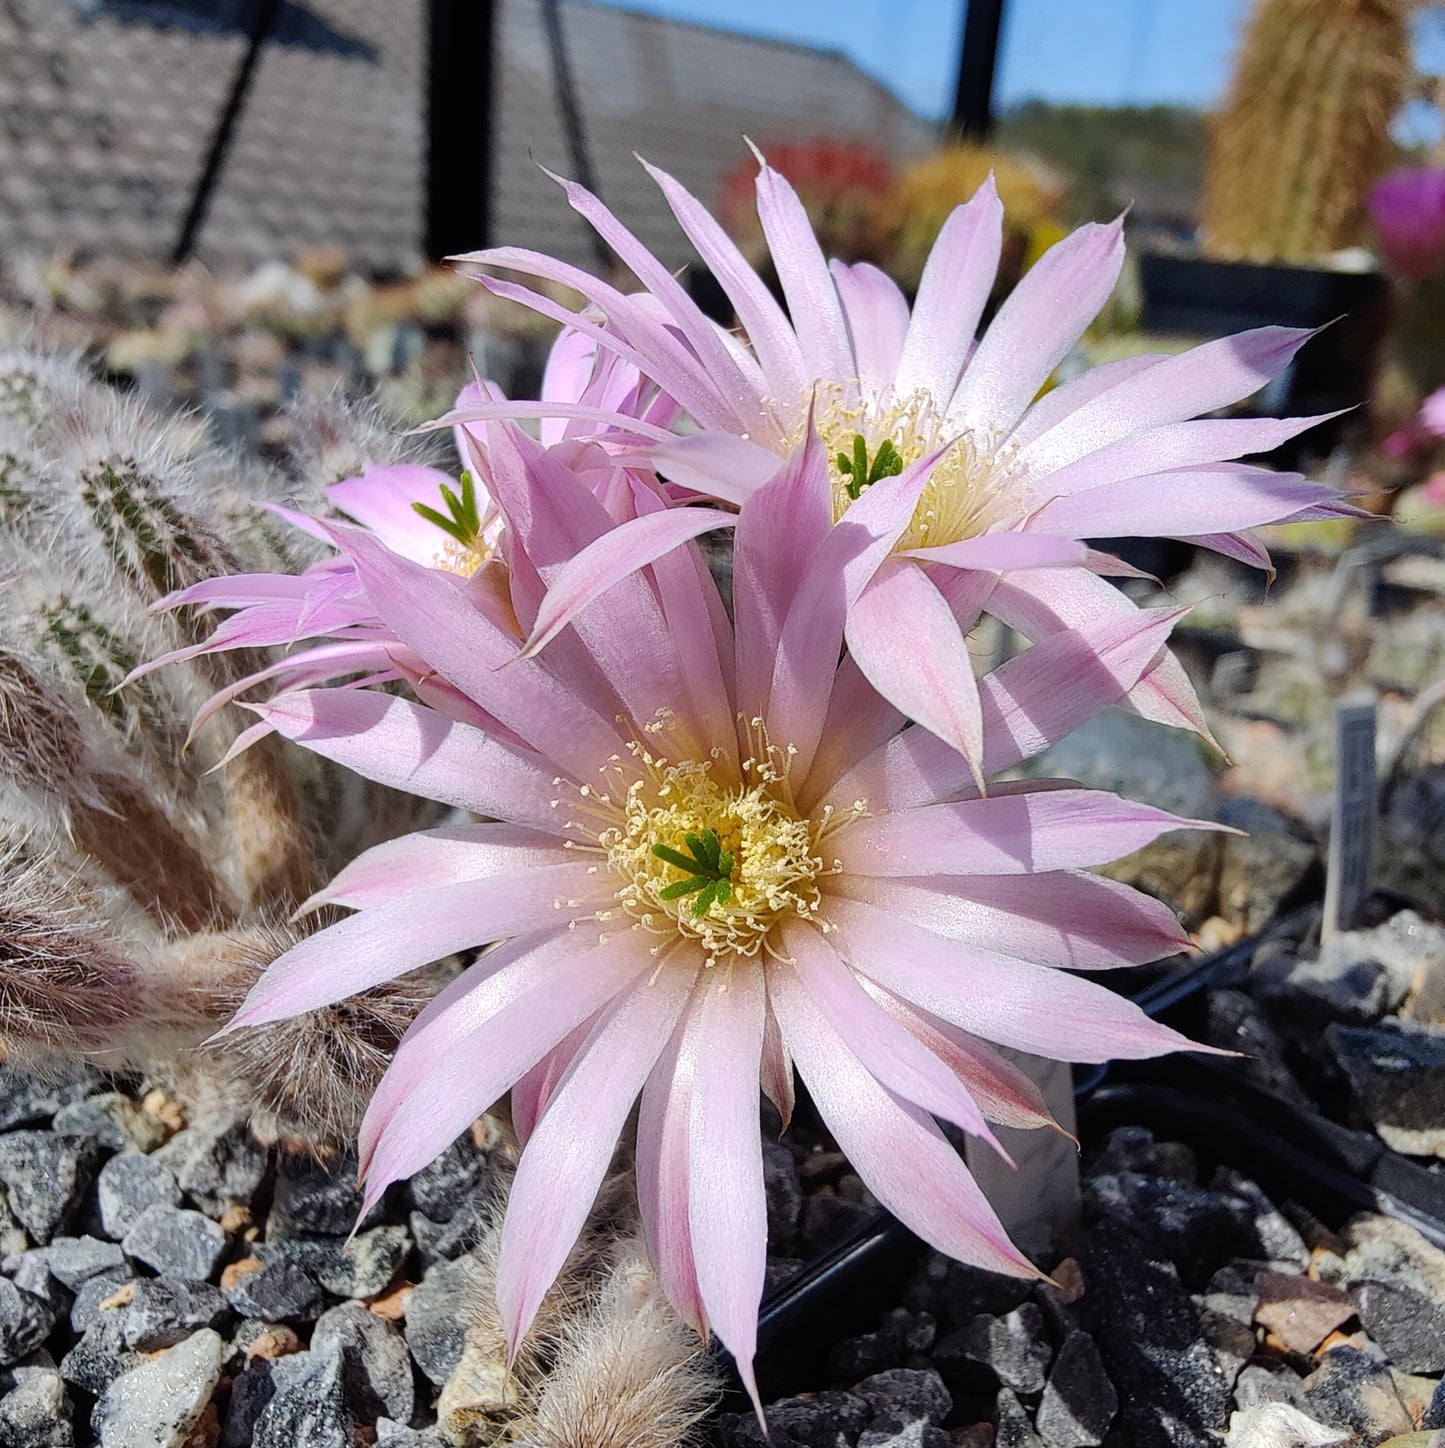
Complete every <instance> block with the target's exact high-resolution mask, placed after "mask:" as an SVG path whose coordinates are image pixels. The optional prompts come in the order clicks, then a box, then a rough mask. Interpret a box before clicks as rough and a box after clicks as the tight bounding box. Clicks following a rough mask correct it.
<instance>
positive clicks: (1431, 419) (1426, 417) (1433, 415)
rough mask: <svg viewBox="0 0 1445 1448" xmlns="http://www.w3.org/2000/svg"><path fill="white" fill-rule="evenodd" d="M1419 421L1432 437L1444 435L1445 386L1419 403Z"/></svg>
mask: <svg viewBox="0 0 1445 1448" xmlns="http://www.w3.org/2000/svg"><path fill="white" fill-rule="evenodd" d="M1419 423H1420V426H1421V427H1422V428H1424V430H1425V431H1426V432H1428V433H1429V434H1430V435H1431V436H1432V437H1445V387H1442V388H1440V389H1439V391H1437V392H1432V393H1431V394H1430V395H1429V397H1427V398H1426V399H1425V401H1424V402H1423V403H1421V404H1420V416H1419Z"/></svg>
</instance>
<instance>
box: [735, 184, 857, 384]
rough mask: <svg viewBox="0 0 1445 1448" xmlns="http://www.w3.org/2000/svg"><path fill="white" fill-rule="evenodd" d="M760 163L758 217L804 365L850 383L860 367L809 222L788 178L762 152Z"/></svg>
mask: <svg viewBox="0 0 1445 1448" xmlns="http://www.w3.org/2000/svg"><path fill="white" fill-rule="evenodd" d="M758 161H759V163H760V165H761V167H762V169H761V170H760V171H759V172H758V180H757V191H758V220H759V221H760V222H762V226H763V235H764V236H765V237H766V238H767V241H768V251H769V252H770V253H771V254H772V258H773V266H774V268H775V269H776V271H777V273H778V281H779V282H780V283H781V285H782V288H783V295H784V296H785V297H786V298H787V299H788V315H789V317H791V318H792V322H793V330H794V331H795V332H796V333H797V335H798V345H799V347H800V348H801V349H802V353H803V369H804V371H805V372H806V373H807V374H808V375H809V376H810V377H812V378H824V379H832V380H834V381H838V382H846V381H849V380H850V379H852V378H854V377H856V376H857V375H858V370H857V367H856V366H855V365H854V361H853V354H852V352H851V350H850V349H849V346H848V324H847V322H846V321H845V320H844V317H843V306H842V303H841V302H840V301H839V300H838V292H837V289H836V288H835V287H834V285H833V279H832V277H830V276H829V275H828V264H827V262H826V261H824V259H823V251H822V248H821V247H820V246H819V245H818V238H817V237H816V236H814V235H813V225H812V223H811V222H810V221H809V220H808V213H807V212H806V211H805V210H804V209H803V203H802V202H801V201H799V200H798V197H797V193H796V192H795V191H794V190H793V188H792V187H791V186H790V185H789V184H788V182H787V180H786V179H785V178H784V177H783V176H782V175H780V174H779V173H778V172H777V171H774V170H773V169H772V167H771V166H769V165H768V164H767V163H766V162H765V161H763V159H762V157H761V156H759V157H758Z"/></svg>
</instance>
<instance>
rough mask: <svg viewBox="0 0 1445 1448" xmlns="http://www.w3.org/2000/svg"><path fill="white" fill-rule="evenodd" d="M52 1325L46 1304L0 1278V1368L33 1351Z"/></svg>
mask: <svg viewBox="0 0 1445 1448" xmlns="http://www.w3.org/2000/svg"><path fill="white" fill-rule="evenodd" d="M54 1326H55V1312H54V1309H53V1308H52V1307H51V1306H50V1304H49V1303H48V1302H45V1301H44V1300H43V1299H41V1298H39V1297H35V1296H33V1295H32V1294H31V1293H29V1292H25V1291H23V1290H22V1289H21V1288H19V1287H17V1286H16V1285H15V1284H14V1283H13V1282H11V1281H10V1279H9V1278H8V1277H0V1367H10V1366H11V1365H12V1364H14V1363H18V1362H19V1361H20V1359H21V1358H23V1357H24V1356H26V1354H27V1353H31V1352H34V1350H35V1349H36V1348H37V1347H39V1346H40V1344H41V1343H42V1342H44V1341H45V1339H46V1338H47V1337H48V1336H49V1335H50V1329H51V1328H52V1327H54Z"/></svg>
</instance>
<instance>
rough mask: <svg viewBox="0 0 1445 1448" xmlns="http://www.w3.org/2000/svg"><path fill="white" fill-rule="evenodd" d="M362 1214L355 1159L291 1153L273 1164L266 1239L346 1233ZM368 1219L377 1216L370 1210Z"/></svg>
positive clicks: (337, 1235)
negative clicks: (325, 1159)
mask: <svg viewBox="0 0 1445 1448" xmlns="http://www.w3.org/2000/svg"><path fill="white" fill-rule="evenodd" d="M360 1214H361V1192H360V1191H359V1190H358V1189H357V1185H356V1159H355V1158H354V1157H349V1156H348V1157H343V1158H342V1159H341V1160H339V1161H334V1162H319V1161H316V1160H315V1159H314V1158H312V1157H309V1156H302V1155H299V1154H296V1153H292V1154H290V1155H287V1156H283V1157H282V1158H281V1160H280V1161H279V1162H278V1163H277V1167H276V1195H275V1196H274V1197H273V1198H272V1201H271V1215H270V1216H269V1217H268V1218H267V1220H266V1239H267V1241H270V1242H274V1241H277V1240H279V1239H280V1238H282V1237H297V1236H302V1237H343V1238H344V1237H345V1236H346V1234H347V1233H348V1232H350V1231H351V1229H352V1228H353V1227H354V1226H355V1225H356V1221H357V1218H358V1216H359V1215H360ZM369 1220H380V1213H379V1212H373V1213H372V1216H371V1218H370V1219H369Z"/></svg>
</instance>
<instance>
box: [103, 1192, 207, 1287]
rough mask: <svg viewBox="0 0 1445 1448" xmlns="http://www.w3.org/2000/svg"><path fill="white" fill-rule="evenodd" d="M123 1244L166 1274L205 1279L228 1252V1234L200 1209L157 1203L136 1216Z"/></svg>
mask: <svg viewBox="0 0 1445 1448" xmlns="http://www.w3.org/2000/svg"><path fill="white" fill-rule="evenodd" d="M120 1245H121V1246H122V1248H124V1250H125V1254H126V1256H127V1257H133V1258H134V1259H135V1260H136V1261H137V1262H144V1263H145V1265H146V1266H147V1267H153V1268H154V1269H155V1270H156V1271H157V1272H158V1273H160V1275H161V1276H162V1277H182V1278H185V1279H186V1280H187V1281H190V1282H205V1281H207V1280H208V1279H209V1278H210V1276H211V1274H212V1273H213V1272H214V1271H215V1270H216V1267H217V1264H218V1263H219V1262H220V1260H221V1258H222V1256H224V1254H225V1251H226V1233H225V1232H224V1231H223V1230H222V1229H221V1227H220V1226H219V1225H218V1224H217V1223H215V1222H213V1221H212V1220H211V1219H210V1218H209V1217H205V1216H202V1215H201V1213H200V1212H192V1211H187V1210H185V1209H184V1208H182V1207H169V1206H163V1205H161V1204H160V1203H157V1204H156V1205H154V1206H150V1207H147V1208H146V1209H145V1211H143V1212H142V1213H141V1214H140V1216H139V1217H137V1218H136V1221H135V1225H134V1226H132V1227H131V1229H130V1231H128V1232H127V1233H126V1234H125V1237H124V1238H123V1239H122V1241H121V1244H120Z"/></svg>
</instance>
